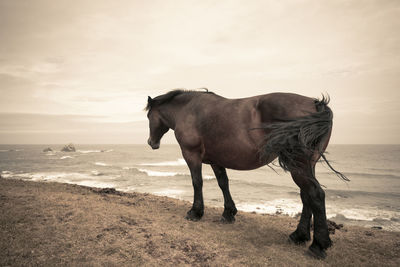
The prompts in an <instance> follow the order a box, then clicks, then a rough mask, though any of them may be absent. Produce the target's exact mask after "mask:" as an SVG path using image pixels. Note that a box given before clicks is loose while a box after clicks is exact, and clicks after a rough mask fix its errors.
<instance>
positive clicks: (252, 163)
mask: <svg viewBox="0 0 400 267" xmlns="http://www.w3.org/2000/svg"><path fill="white" fill-rule="evenodd" d="M275 157H276V156H274V155H270V156H267V157H265V158H263V159H261V158H260V153H259V151H258V150H257V149H255V148H254V147H252V146H245V145H235V144H226V145H224V144H220V145H217V146H215V145H214V146H212V147H207V146H205V154H204V157H203V162H205V163H213V164H217V165H219V166H222V167H225V168H228V169H234V170H253V169H257V168H259V167H261V166H264V165H266V164H268V163H270V162H271V161H272V160H273V159H274V158H275Z"/></svg>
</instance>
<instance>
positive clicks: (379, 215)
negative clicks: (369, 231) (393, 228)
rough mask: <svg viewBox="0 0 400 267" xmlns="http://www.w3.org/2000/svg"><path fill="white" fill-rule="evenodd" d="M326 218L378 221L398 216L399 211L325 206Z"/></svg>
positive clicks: (399, 215)
mask: <svg viewBox="0 0 400 267" xmlns="http://www.w3.org/2000/svg"><path fill="white" fill-rule="evenodd" d="M326 210H327V215H326V216H327V217H328V218H338V217H339V218H341V219H347V220H356V221H371V222H372V221H377V220H378V221H379V220H387V221H390V220H393V218H400V212H396V211H392V210H384V209H381V208H379V207H370V208H369V209H365V208H357V207H355V208H343V207H342V208H340V209H337V208H335V207H330V206H327V207H326Z"/></svg>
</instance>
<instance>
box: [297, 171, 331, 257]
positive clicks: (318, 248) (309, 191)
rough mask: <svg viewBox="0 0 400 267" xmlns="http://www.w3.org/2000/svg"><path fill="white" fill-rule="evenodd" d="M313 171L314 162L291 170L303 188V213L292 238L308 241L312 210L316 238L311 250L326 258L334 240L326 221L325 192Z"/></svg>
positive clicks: (316, 254) (315, 254) (301, 188)
mask: <svg viewBox="0 0 400 267" xmlns="http://www.w3.org/2000/svg"><path fill="white" fill-rule="evenodd" d="M313 173H314V164H311V163H308V164H304V165H303V167H302V168H301V169H297V170H295V171H291V174H292V177H293V180H294V181H295V183H296V184H297V185H298V186H299V187H300V190H301V198H302V201H303V213H302V215H301V219H300V222H299V225H298V227H297V229H296V231H295V232H293V233H292V235H291V237H290V238H291V239H292V238H293V239H294V240H295V241H302V240H304V241H306V240H307V238H309V229H310V228H309V223H310V218H311V214H310V211H311V212H312V214H313V216H314V239H313V242H312V244H311V246H310V247H309V250H310V252H311V254H312V255H313V256H315V257H317V258H325V257H326V252H325V251H326V249H327V248H329V247H330V246H331V245H332V241H331V239H330V238H329V231H328V226H327V223H326V210H325V192H324V190H323V189H322V188H321V186H320V184H319V183H318V181H317V180H316V179H315V178H314V175H313ZM298 243H301V242H298Z"/></svg>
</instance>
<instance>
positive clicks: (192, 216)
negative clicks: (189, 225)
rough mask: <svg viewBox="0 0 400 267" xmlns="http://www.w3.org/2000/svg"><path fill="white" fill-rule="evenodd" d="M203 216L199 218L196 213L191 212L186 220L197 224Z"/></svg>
mask: <svg viewBox="0 0 400 267" xmlns="http://www.w3.org/2000/svg"><path fill="white" fill-rule="evenodd" d="M201 217H202V216H199V215H198V214H197V213H196V212H194V211H193V210H189V211H188V212H187V214H186V216H185V219H186V220H188V221H193V222H197V221H199V220H200V219H201Z"/></svg>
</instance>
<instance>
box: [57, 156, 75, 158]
mask: <svg viewBox="0 0 400 267" xmlns="http://www.w3.org/2000/svg"><path fill="white" fill-rule="evenodd" d="M73 158H74V157H72V156H62V157H61V158H60V159H73Z"/></svg>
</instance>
